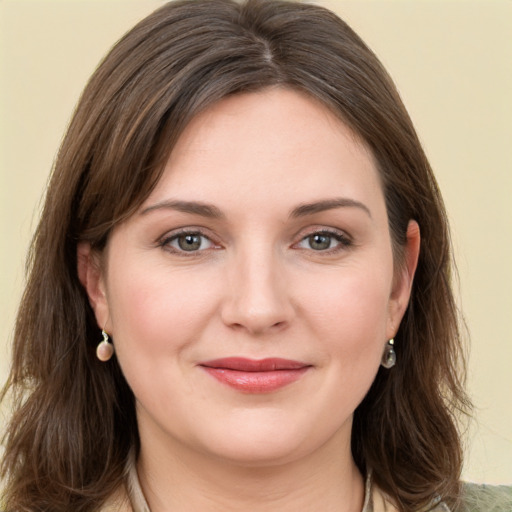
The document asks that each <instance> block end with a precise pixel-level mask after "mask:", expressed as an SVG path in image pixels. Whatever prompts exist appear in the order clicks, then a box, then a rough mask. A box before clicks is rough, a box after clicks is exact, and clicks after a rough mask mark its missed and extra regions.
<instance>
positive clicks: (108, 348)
mask: <svg viewBox="0 0 512 512" xmlns="http://www.w3.org/2000/svg"><path fill="white" fill-rule="evenodd" d="M101 334H102V335H103V341H101V342H100V343H98V346H97V347H96V357H97V358H98V359H99V360H100V361H103V362H105V361H108V360H109V359H110V358H111V357H112V356H113V355H114V345H112V343H110V342H109V341H108V334H107V333H106V332H105V329H103V330H102V331H101Z"/></svg>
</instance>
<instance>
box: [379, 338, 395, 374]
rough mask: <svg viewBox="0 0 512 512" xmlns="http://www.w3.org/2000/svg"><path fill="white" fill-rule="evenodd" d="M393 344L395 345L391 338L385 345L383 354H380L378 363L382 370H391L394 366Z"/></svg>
mask: <svg viewBox="0 0 512 512" xmlns="http://www.w3.org/2000/svg"><path fill="white" fill-rule="evenodd" d="M394 343H395V340H393V338H391V339H390V340H389V341H388V342H387V343H386V347H385V348H384V353H383V354H382V360H381V362H380V364H381V365H382V366H383V367H384V368H387V369H388V370H389V369H390V368H393V366H395V364H396V352H395V349H394V348H393V345H394Z"/></svg>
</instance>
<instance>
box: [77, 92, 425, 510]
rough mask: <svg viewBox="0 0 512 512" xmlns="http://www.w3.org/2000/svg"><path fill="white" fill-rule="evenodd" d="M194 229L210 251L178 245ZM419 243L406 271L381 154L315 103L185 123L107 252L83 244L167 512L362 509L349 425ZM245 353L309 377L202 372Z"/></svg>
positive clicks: (292, 98) (290, 102) (234, 110)
mask: <svg viewBox="0 0 512 512" xmlns="http://www.w3.org/2000/svg"><path fill="white" fill-rule="evenodd" d="M340 198H341V199H343V201H341V202H340V201H339V199H340ZM333 200H335V202H337V203H336V204H334V203H333ZM176 201H180V202H195V203H198V202H199V203H206V204H208V205H210V207H213V210H214V212H213V213H216V214H217V215H216V216H211V215H210V214H211V213H212V211H211V210H212V208H210V211H199V210H198V208H197V207H196V208H195V209H194V210H193V211H190V208H189V207H187V208H183V204H181V203H180V204H178V205H177V204H176ZM326 202H331V204H327V203H326ZM319 203H320V206H319ZM311 204H315V205H316V207H311V208H304V207H303V206H304V205H311ZM301 207H302V208H301ZM184 210H189V211H184ZM203 210H204V209H203ZM206 214H208V215H206ZM184 228H185V229H186V230H188V232H193V233H201V234H200V235H197V236H199V238H197V239H195V240H198V241H199V242H200V244H201V245H200V246H199V248H198V249H197V250H193V251H188V252H187V251H184V250H183V249H181V246H180V243H182V246H183V244H184V242H185V239H184V238H183V237H182V238H179V237H178V233H179V232H180V231H182V230H183V229H184ZM315 233H316V234H320V235H321V236H324V237H326V238H322V239H321V240H322V241H323V242H325V243H324V245H321V244H320V245H315V240H314V239H312V238H311V236H312V235H314V234H315ZM407 235H408V236H407V239H408V242H407V246H406V247H405V264H404V265H403V267H402V268H401V269H400V270H399V271H395V270H394V265H393V253H392V245H391V239H390V234H389V229H388V217H387V212H386V207H385V202H384V196H383V192H382V188H381V185H380V180H379V176H378V173H377V170H376V167H375V164H374V161H373V158H372V155H371V154H370V152H369V151H368V150H367V148H366V147H365V145H364V144H362V143H361V142H360V141H359V140H358V139H357V137H356V136H355V135H354V134H353V133H351V131H350V130H349V129H348V128H347V127H346V126H345V125H344V124H343V123H342V122H341V121H340V120H339V119H338V118H336V117H335V116H334V115H333V114H332V113H331V112H330V111H329V110H328V109H326V108H325V107H324V106H322V105H321V104H319V103H317V102H316V101H314V100H312V99H311V98H309V97H306V96H305V95H303V94H301V93H298V92H294V91H290V90H287V89H280V88H275V89H269V90H265V91H263V92H259V93H251V94H243V95H238V96H234V97H230V98H227V99H224V100H222V101H221V102H219V103H217V104H216V105H214V106H213V107H211V108H209V109H208V110H206V111H205V112H203V113H202V114H200V115H199V116H197V117H196V118H195V119H194V120H193V121H192V122H191V123H190V124H189V126H188V127H187V129H186V130H185V132H184V133H183V134H182V136H181V138H180V139H179V141H178V143H177V145H176V146H175V148H174V149H173V151H172V154H171V156H170V158H169V161H168V162H167V165H166V168H165V171H164V174H163V176H162V178H161V180H160V182H159V183H158V185H157V187H156V188H155V190H154V191H153V192H152V194H151V195H150V197H149V198H148V199H147V201H146V202H145V203H144V204H143V205H142V207H141V209H140V211H139V212H138V213H136V214H135V215H133V216H132V217H131V218H130V219H128V220H127V221H126V222H124V223H123V224H121V225H119V226H117V227H116V228H115V229H114V231H113V233H112V235H111V237H110V239H109V243H108V245H107V249H106V251H105V252H104V254H103V255H101V257H100V256H98V255H94V254H91V252H90V248H89V247H88V246H87V245H86V244H82V245H80V247H79V274H80V277H81V280H82V283H83V284H84V286H85V287H86V289H87V291H88V293H89V297H90V301H91V304H92V306H93V308H94V310H95V313H96V317H97V321H98V325H100V326H101V327H103V326H104V325H107V330H108V331H109V333H110V334H111V336H112V338H113V340H114V344H115V349H116V357H117V358H118V360H119V363H120V365H121V367H122V370H123V372H124V375H125V377H126V379H127V381H128V383H129V384H130V386H131V388H132V389H133V392H134V394H135V397H136V400H137V418H138V425H139V431H140V439H141V455H140V459H139V461H138V472H139V478H140V480H141V485H142V487H143V490H144V493H145V495H146V498H147V500H148V503H149V505H150V507H151V510H152V511H153V512H158V511H160V510H162V511H163V510H170V509H172V510H175V511H180V510H205V511H208V510H244V509H248V510H251V511H258V510H265V511H272V510H279V511H280V512H282V511H287V510H295V511H296V510H305V511H309V510H311V511H313V510H314V511H317V510H324V511H329V510H333V511H334V510H336V511H360V510H361V507H362V501H363V487H364V486H363V481H362V477H361V475H360V474H359V472H358V470H357V468H356V467H355V464H354V462H353V459H352V456H351V453H350V435H351V425H352V416H353V412H354V410H355V408H356V407H357V405H358V404H359V403H360V402H361V400H362V399H363V397H364V395H365V394H366V392H367V391H368V389H369V387H370V385H371V383H372V381H373V380H374V378H375V375H376V373H377V371H378V369H379V364H380V360H381V357H382V353H383V350H384V347H385V344H386V342H387V340H389V339H390V338H392V337H393V336H394V335H395V333H396V331H397V329H398V326H399V323H400V321H401V318H402V316H403V314H404V311H405V308H406V307H407V303H408V300H409V294H410V289H411V284H412V279H413V276H414V271H415V267H416V262H417V257H418V251H419V230H418V227H417V225H416V224H415V223H414V222H412V221H411V223H410V224H409V229H408V233H407ZM185 247H186V244H185ZM326 247H327V248H326ZM232 356H238V357H246V358H250V359H262V358H267V357H281V358H286V359H292V360H296V361H301V362H305V363H306V364H308V365H310V367H309V368H308V370H307V371H306V372H305V373H304V375H303V376H302V377H301V378H300V379H299V380H297V381H296V382H293V383H291V384H289V385H287V386H285V387H283V388H280V389H278V390H276V391H273V392H270V393H244V392H241V391H239V390H235V389H233V388H231V387H229V386H227V385H225V384H223V383H221V382H218V381H217V380H216V379H214V378H212V377H211V376H210V375H209V374H208V373H206V372H205V371H204V369H203V368H202V367H201V366H199V365H200V363H201V362H204V361H207V360H211V359H216V358H221V357H232ZM107 364H108V363H107ZM398 364H399V362H398ZM391 371H392V370H391Z"/></svg>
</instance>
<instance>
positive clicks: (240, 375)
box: [199, 357, 311, 393]
mask: <svg viewBox="0 0 512 512" xmlns="http://www.w3.org/2000/svg"><path fill="white" fill-rule="evenodd" d="M199 366H201V367H202V368H203V369H204V370H205V371H206V372H207V373H209V374H210V375H211V376H212V377H215V378H216V379H217V380H218V381H219V382H222V383H223V384H227V385H228V386H230V387H232V388H234V389H237V390H238V391H243V392H245V393H270V392H272V391H276V390H277V389H280V388H282V387H284V386H286V385H288V384H291V383H292V382H295V381H296V380H298V379H300V378H301V377H302V376H303V375H304V374H305V373H306V372H307V371H308V369H309V368H311V365H309V364H305V363H302V362H299V361H292V360H290V359H280V358H268V359H246V358H243V357H226V358H223V359H214V360H212V361H205V362H203V363H200V365H199Z"/></svg>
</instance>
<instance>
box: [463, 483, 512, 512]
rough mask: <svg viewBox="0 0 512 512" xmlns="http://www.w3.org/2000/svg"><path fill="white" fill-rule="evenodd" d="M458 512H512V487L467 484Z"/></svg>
mask: <svg viewBox="0 0 512 512" xmlns="http://www.w3.org/2000/svg"><path fill="white" fill-rule="evenodd" d="M457 512H512V486H508V485H485V484H470V483H466V484H464V486H463V494H462V503H461V506H460V507H459V510H458V511H457Z"/></svg>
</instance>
